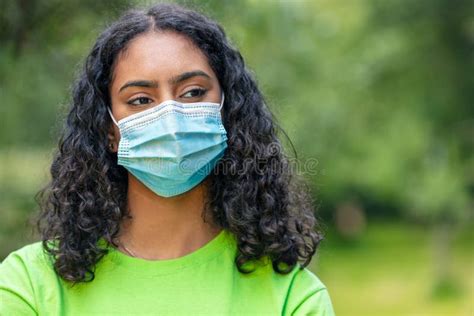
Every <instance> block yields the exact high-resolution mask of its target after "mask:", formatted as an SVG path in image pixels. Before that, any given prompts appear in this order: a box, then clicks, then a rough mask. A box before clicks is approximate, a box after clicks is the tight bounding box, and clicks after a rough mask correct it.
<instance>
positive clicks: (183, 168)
mask: <svg viewBox="0 0 474 316" xmlns="http://www.w3.org/2000/svg"><path fill="white" fill-rule="evenodd" d="M223 104H224V94H223V93H222V97H221V103H220V104H219V103H213V102H194V103H180V102H178V101H175V100H166V101H163V102H162V103H161V104H158V105H156V106H154V107H152V108H150V109H146V110H144V111H142V112H139V113H136V114H133V115H130V116H127V117H126V118H123V119H121V120H119V121H118V122H117V121H116V120H115V118H114V117H113V115H112V111H111V110H110V108H109V107H107V110H108V111H109V114H110V116H111V118H112V120H113V121H114V123H115V124H116V125H117V126H118V128H119V130H120V137H121V138H120V142H119V147H118V154H117V155H118V164H119V165H122V166H124V167H125V168H126V169H127V170H128V171H129V172H130V173H131V174H133V175H134V176H135V177H136V178H137V179H138V180H140V181H141V182H142V183H143V184H144V185H145V186H147V187H148V188H149V189H150V190H152V191H153V192H155V193H156V194H157V195H160V196H164V197H170V196H174V195H178V194H181V193H184V192H186V191H188V190H190V189H192V188H193V187H195V186H197V185H198V184H199V183H200V182H202V181H203V180H204V178H205V177H206V176H207V175H209V173H210V172H211V171H212V170H213V168H214V167H215V165H216V164H217V162H218V161H219V160H220V158H222V156H223V155H224V150H225V149H226V147H227V133H226V130H225V128H224V126H223V124H222V118H221V113H220V110H221V108H222V105H223Z"/></svg>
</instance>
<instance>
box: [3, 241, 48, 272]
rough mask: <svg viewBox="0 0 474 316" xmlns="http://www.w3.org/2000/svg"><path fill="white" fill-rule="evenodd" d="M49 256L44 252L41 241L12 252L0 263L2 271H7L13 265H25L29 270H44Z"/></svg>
mask: <svg viewBox="0 0 474 316" xmlns="http://www.w3.org/2000/svg"><path fill="white" fill-rule="evenodd" d="M46 259H47V256H46V253H45V252H44V250H43V244H42V242H41V241H36V242H32V243H30V244H27V245H25V246H22V247H20V248H18V249H16V250H13V251H12V252H10V253H9V254H8V255H7V256H6V258H5V259H4V260H3V261H2V262H1V263H0V267H1V268H0V269H5V267H9V266H11V265H14V266H18V265H24V266H25V267H27V268H33V267H35V266H36V265H38V266H39V267H38V268H43V267H44V265H45V264H46V261H45V260H46Z"/></svg>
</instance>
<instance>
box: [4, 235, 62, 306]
mask: <svg viewBox="0 0 474 316" xmlns="http://www.w3.org/2000/svg"><path fill="white" fill-rule="evenodd" d="M46 260H47V256H46V254H45V253H44V252H43V246H42V243H41V241H37V242H33V243H30V244H28V245H25V246H23V247H21V248H19V249H16V250H14V251H12V252H10V253H9V254H8V255H7V257H6V258H5V259H4V260H3V261H2V262H1V263H0V301H2V304H0V305H1V306H0V315H3V313H2V312H5V311H9V312H10V311H15V312H17V314H18V315H30V314H32V315H33V314H35V313H36V298H35V293H34V292H35V291H34V288H33V284H34V283H35V280H36V279H37V278H44V277H46V278H47V277H48V275H50V276H52V275H53V273H54V271H53V269H52V267H51V266H49V265H48V263H47V261H46Z"/></svg>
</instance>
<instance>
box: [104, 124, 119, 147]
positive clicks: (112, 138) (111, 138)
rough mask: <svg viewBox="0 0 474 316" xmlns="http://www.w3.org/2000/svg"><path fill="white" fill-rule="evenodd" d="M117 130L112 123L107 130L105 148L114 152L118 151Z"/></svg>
mask: <svg viewBox="0 0 474 316" xmlns="http://www.w3.org/2000/svg"><path fill="white" fill-rule="evenodd" d="M117 135H118V131H117V130H116V128H115V126H114V125H113V124H111V125H110V127H109V131H108V133H107V140H108V144H107V149H108V150H109V151H110V152H112V153H116V152H117V151H118V142H119V140H118V137H117Z"/></svg>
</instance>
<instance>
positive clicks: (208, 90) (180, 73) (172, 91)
mask: <svg viewBox="0 0 474 316" xmlns="http://www.w3.org/2000/svg"><path fill="white" fill-rule="evenodd" d="M109 93H110V99H111V103H112V104H111V105H112V113H113V115H114V117H115V119H116V120H117V121H119V120H121V119H123V118H125V117H127V116H129V115H132V114H135V113H138V112H140V111H143V110H146V109H149V108H150V107H153V106H156V105H158V104H160V103H161V102H163V101H165V100H169V99H173V100H176V101H179V102H182V103H187V102H203V101H207V102H215V103H220V101H221V88H220V85H219V82H218V80H217V77H216V75H215V73H214V72H213V70H212V69H211V67H210V66H209V64H208V61H207V58H206V56H205V55H204V54H203V53H202V52H201V50H200V49H199V48H197V47H196V46H195V45H194V44H193V43H192V42H191V40H190V39H188V38H187V37H185V36H184V35H181V34H179V33H175V32H171V31H165V32H154V31H153V32H149V33H146V34H143V35H139V36H138V37H136V38H135V39H133V40H132V41H131V42H130V43H129V45H128V47H127V49H126V50H125V51H124V52H122V53H120V54H119V56H118V57H117V61H116V63H115V68H114V72H113V78H112V82H111V84H110V86H109ZM112 128H113V129H111V130H110V133H109V140H110V141H111V142H112V143H114V147H113V150H112V151H114V152H116V151H117V147H118V146H117V145H118V142H119V141H120V132H119V129H118V127H117V126H116V125H115V124H112Z"/></svg>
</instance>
